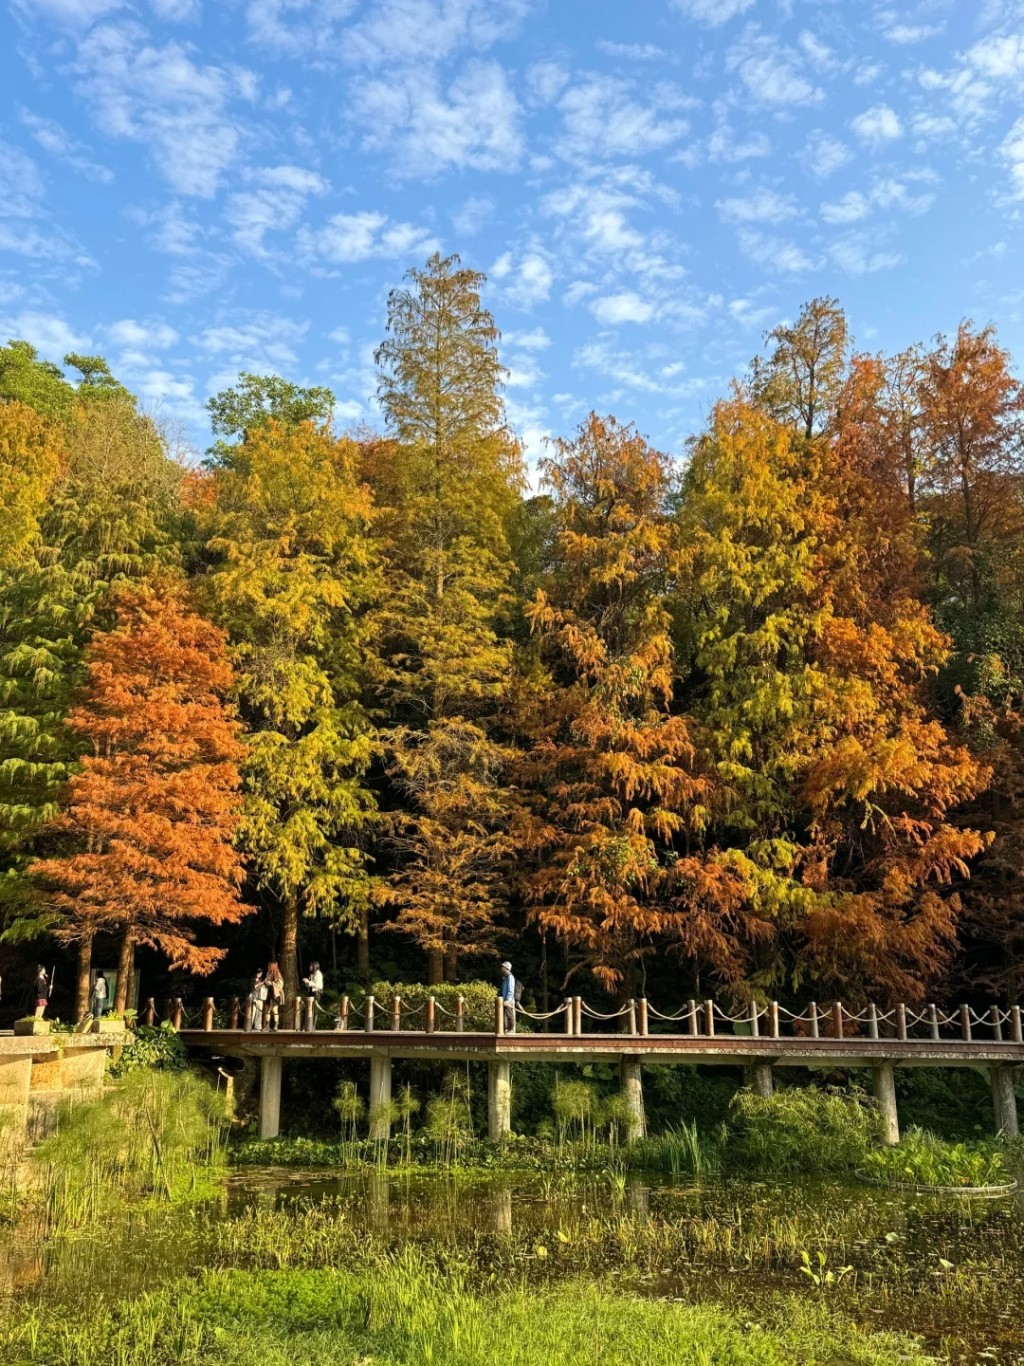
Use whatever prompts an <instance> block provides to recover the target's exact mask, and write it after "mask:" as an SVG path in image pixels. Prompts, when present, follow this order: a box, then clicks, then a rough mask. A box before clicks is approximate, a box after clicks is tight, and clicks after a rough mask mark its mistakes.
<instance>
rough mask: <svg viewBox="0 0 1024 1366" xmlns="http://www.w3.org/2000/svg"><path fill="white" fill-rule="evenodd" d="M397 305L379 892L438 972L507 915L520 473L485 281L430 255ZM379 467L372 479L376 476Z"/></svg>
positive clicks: (384, 510)
mask: <svg viewBox="0 0 1024 1366" xmlns="http://www.w3.org/2000/svg"><path fill="white" fill-rule="evenodd" d="M409 279H410V281H411V288H408V289H400V290H395V291H394V292H393V293H392V294H391V296H390V298H389V301H388V332H389V334H390V335H389V337H388V339H387V340H386V341H385V342H384V344H383V345H382V346H381V347H380V348H379V350H378V352H377V363H378V366H379V369H380V383H379V395H380V400H381V403H382V406H383V408H384V411H385V413H386V415H387V419H388V429H389V434H390V436H391V437H392V438H393V441H392V442H391V443H389V444H388V446H387V447H386V448H384V449H381V448H379V447H378V448H375V449H371V451H370V452H368V456H369V459H368V462H367V472H368V475H369V476H370V478H371V482H372V483H373V484H374V488H375V492H376V493H377V501H378V504H379V505H380V507H381V516H380V520H379V523H378V534H379V535H380V537H381V541H382V547H383V553H384V557H385V565H384V572H385V579H386V591H385V595H384V600H383V605H382V607H381V609H380V610H379V612H378V613H377V614H376V617H375V629H376V646H377V655H378V658H379V660H380V677H379V680H378V684H379V686H380V687H381V688H382V689H383V691H384V695H385V697H386V699H387V704H388V723H389V724H388V725H387V727H386V728H385V730H384V733H383V737H382V738H383V743H384V745H385V749H386V755H387V765H388V772H389V775H390V778H391V781H392V784H393V785H394V788H395V790H396V792H397V793H398V794H399V795H400V799H401V801H402V802H403V804H404V805H405V807H406V809H405V810H404V811H402V812H401V813H400V814H399V815H398V816H396V818H395V820H394V823H393V836H394V838H393V842H392V846H391V848H392V851H393V852H394V853H395V854H396V855H397V867H396V869H395V871H394V875H393V876H392V877H391V878H390V879H389V882H388V885H387V888H386V890H385V892H384V900H385V901H386V903H387V904H389V905H391V906H393V907H395V908H396V909H397V914H396V916H395V918H394V919H393V921H392V922H391V923H392V925H393V927H394V928H396V929H399V930H401V931H403V932H406V933H408V934H409V935H410V936H411V937H412V939H413V940H414V941H415V942H416V943H418V944H419V945H420V947H421V948H423V949H424V950H425V951H426V953H427V955H428V975H429V978H430V980H431V981H432V982H433V981H440V980H442V976H443V974H444V973H445V972H447V974H448V975H449V977H450V976H451V974H452V973H453V972H454V970H455V961H456V956H457V954H458V953H460V952H463V953H464V952H471V953H472V952H482V951H483V950H484V949H485V948H486V947H487V946H488V944H489V942H490V936H491V926H492V924H493V921H494V918H495V916H496V915H497V914H498V912H499V910H500V909H501V904H502V897H503V865H504V859H505V853H506V851H507V818H508V802H507V797H506V794H505V793H504V792H503V778H502V775H503V772H504V770H505V768H506V766H507V761H508V755H507V752H506V750H505V748H504V747H503V746H502V745H501V744H500V743H499V742H498V741H497V740H496V739H495V737H494V734H493V718H494V715H495V711H496V706H497V700H498V698H499V697H500V695H501V692H502V689H503V687H504V685H505V682H506V680H507V676H508V670H509V664H510V648H509V645H508V643H507V642H504V641H502V640H501V639H499V635H498V631H497V625H498V618H499V615H500V612H501V605H502V599H503V596H504V595H505V593H506V592H507V588H508V583H509V574H510V557H509V549H508V538H507V527H508V521H509V518H510V516H511V514H512V511H513V509H514V508H515V506H516V502H517V498H518V493H519V486H520V482H521V464H520V456H519V450H518V447H517V446H516V443H515V442H514V441H513V439H512V437H511V435H510V434H509V432H508V430H507V428H506V426H505V417H504V410H503V406H502V401H501V395H500V387H501V383H502V380H503V378H504V371H503V368H502V366H501V363H500V361H499V359H498V354H497V340H498V332H497V329H496V327H495V325H494V321H493V319H492V317H491V315H490V314H489V313H488V312H487V310H486V309H485V308H484V307H483V305H482V303H481V300H480V288H481V286H482V285H483V283H484V277H483V276H482V275H480V274H479V273H478V272H475V271H471V270H466V269H464V268H462V267H461V265H460V262H459V259H458V257H448V258H446V259H442V258H441V257H440V256H437V255H435V256H434V257H433V258H432V259H431V260H430V261H429V262H428V263H427V268H426V270H425V271H416V270H414V271H411V272H410V274H409ZM375 475H377V476H378V477H377V478H375V477H374V476H375Z"/></svg>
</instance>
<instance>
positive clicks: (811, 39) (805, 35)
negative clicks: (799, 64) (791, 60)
mask: <svg viewBox="0 0 1024 1366" xmlns="http://www.w3.org/2000/svg"><path fill="white" fill-rule="evenodd" d="M797 43H798V45H799V47H800V51H801V52H802V53H803V54H804V56H805V57H806V58H807V60H808V61H809V62H810V63H811V65H812V66H816V67H818V68H819V70H821V71H832V70H833V69H834V68H835V66H836V65H837V63H836V59H835V54H834V53H833V51H832V49H831V48H830V47H829V46H828V44H827V43H823V42H822V41H821V39H820V38H819V37H818V36H817V35H816V34H814V33H811V32H810V30H809V29H804V31H803V32H802V33H801V34H800V37H799V38H798V39H797Z"/></svg>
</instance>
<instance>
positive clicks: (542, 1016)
mask: <svg viewBox="0 0 1024 1366" xmlns="http://www.w3.org/2000/svg"><path fill="white" fill-rule="evenodd" d="M516 1014H517V1015H525V1016H526V1018H527V1019H528V1020H537V1021H538V1023H540V1022H543V1021H544V1020H553V1019H554V1018H555V1016H556V1015H564V1014H565V1006H559V1007H558V1009H557V1010H549V1011H546V1012H544V1011H532V1010H524V1009H523V1007H522V1006H516Z"/></svg>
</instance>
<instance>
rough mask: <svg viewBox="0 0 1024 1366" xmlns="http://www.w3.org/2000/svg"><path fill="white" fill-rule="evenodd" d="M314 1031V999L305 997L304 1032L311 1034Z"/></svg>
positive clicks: (313, 997)
mask: <svg viewBox="0 0 1024 1366" xmlns="http://www.w3.org/2000/svg"><path fill="white" fill-rule="evenodd" d="M314 1029H316V997H315V996H307V997H306V1032H307V1033H308V1034H312V1033H313V1031H314Z"/></svg>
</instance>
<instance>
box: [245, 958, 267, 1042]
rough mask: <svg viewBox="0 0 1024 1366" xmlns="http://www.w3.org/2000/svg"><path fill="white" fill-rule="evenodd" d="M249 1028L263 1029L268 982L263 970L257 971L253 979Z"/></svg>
mask: <svg viewBox="0 0 1024 1366" xmlns="http://www.w3.org/2000/svg"><path fill="white" fill-rule="evenodd" d="M249 1001H250V1005H249V1028H250V1029H262V1028H263V1012H264V1011H265V1010H266V1008H267V982H266V978H265V977H264V976H263V969H262V968H259V969H257V972H256V976H255V977H254V978H253V979H252V995H251V996H250V997H249Z"/></svg>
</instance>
